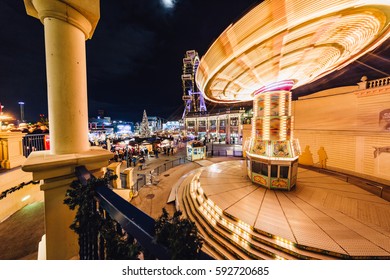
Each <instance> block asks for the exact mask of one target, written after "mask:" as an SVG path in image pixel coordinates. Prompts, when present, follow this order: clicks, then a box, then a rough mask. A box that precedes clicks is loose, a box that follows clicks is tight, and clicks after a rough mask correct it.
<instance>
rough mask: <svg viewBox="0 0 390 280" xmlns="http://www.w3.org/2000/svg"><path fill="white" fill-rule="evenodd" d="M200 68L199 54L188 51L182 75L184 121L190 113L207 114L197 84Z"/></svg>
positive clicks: (184, 59)
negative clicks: (197, 73) (197, 74)
mask: <svg viewBox="0 0 390 280" xmlns="http://www.w3.org/2000/svg"><path fill="white" fill-rule="evenodd" d="M198 66H199V56H198V52H196V51H195V50H190V51H186V55H185V57H184V58H183V74H182V75H181V80H182V83H183V101H184V112H183V116H182V118H183V119H184V117H185V116H186V115H187V114H188V113H189V112H201V113H202V112H207V108H206V103H205V100H204V97H203V95H202V93H201V92H200V91H199V89H198V86H197V85H196V83H195V75H196V71H197V70H198Z"/></svg>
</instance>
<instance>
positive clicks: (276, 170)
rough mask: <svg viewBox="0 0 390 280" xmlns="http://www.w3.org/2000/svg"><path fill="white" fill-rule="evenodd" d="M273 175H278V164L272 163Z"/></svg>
mask: <svg viewBox="0 0 390 280" xmlns="http://www.w3.org/2000/svg"><path fill="white" fill-rule="evenodd" d="M271 177H278V166H277V165H271Z"/></svg>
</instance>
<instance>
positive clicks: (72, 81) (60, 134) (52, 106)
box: [44, 17, 89, 154]
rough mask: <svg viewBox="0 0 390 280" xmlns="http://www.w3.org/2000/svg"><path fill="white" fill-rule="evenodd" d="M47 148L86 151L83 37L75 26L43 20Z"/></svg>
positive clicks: (86, 129) (85, 83)
mask: <svg viewBox="0 0 390 280" xmlns="http://www.w3.org/2000/svg"><path fill="white" fill-rule="evenodd" d="M44 25H45V47H46V68H47V88H48V103H49V104H48V108H49V123H50V149H51V152H52V153H53V154H69V153H78V152H84V151H87V150H89V142H88V103H87V102H88V101H87V77H86V58H85V43H84V42H85V36H84V33H83V32H82V31H81V30H80V29H78V28H76V27H75V26H73V25H71V24H69V23H67V22H64V21H62V20H58V19H56V18H52V17H46V18H45V19H44Z"/></svg>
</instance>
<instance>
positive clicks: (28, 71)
mask: <svg viewBox="0 0 390 280" xmlns="http://www.w3.org/2000/svg"><path fill="white" fill-rule="evenodd" d="M259 2H261V1H254V0H240V1H235V0H101V1H100V6H101V7H100V8H101V9H100V21H99V23H98V25H97V28H96V31H95V33H94V35H93V37H92V39H91V40H88V41H86V51H87V76H88V102H89V103H88V105H89V115H90V117H92V116H96V115H97V110H98V109H103V110H105V112H106V115H108V116H111V117H112V118H113V119H116V120H118V119H122V120H129V121H141V119H142V112H143V110H144V109H145V110H146V112H147V114H148V116H160V117H163V118H166V119H169V120H171V119H173V118H176V117H177V116H181V114H182V112H183V110H184V106H183V101H182V99H181V97H182V93H183V91H182V82H181V74H182V59H183V57H184V55H185V52H186V51H187V50H192V49H194V50H196V51H198V53H199V55H200V56H202V55H203V54H204V53H205V52H206V51H207V49H208V48H209V46H210V45H211V44H212V42H213V40H215V39H216V38H217V37H218V36H219V35H220V33H221V32H222V31H223V30H224V29H225V28H226V27H227V26H228V25H229V24H230V23H233V22H235V21H237V20H238V19H239V18H240V17H241V16H243V15H244V14H245V13H246V12H247V11H248V10H249V9H250V8H251V7H253V6H254V5H255V4H256V3H259ZM164 3H165V4H164ZM170 4H171V5H170ZM43 32H44V30H43V25H42V24H41V23H40V21H39V20H37V19H35V18H32V17H30V16H28V15H27V14H26V11H25V7H24V3H23V0H0V38H1V43H0V102H1V103H2V104H3V105H4V106H5V108H4V112H5V113H7V114H12V115H14V116H15V118H19V114H20V113H19V112H20V111H19V105H18V101H24V102H25V118H26V119H27V120H29V121H36V120H38V119H39V114H45V115H47V93H46V66H45V50H44V34H43ZM389 43H390V41H388V42H385V43H384V44H383V45H382V46H381V47H379V48H377V49H376V50H374V51H373V52H371V53H370V54H367V55H365V56H364V57H361V58H360V59H359V61H358V62H354V63H353V64H351V65H350V66H348V67H346V68H344V69H342V70H340V71H337V72H335V73H333V74H331V75H328V76H327V77H325V78H322V79H321V80H318V81H316V82H315V83H312V84H310V85H307V86H304V87H301V88H298V89H296V90H294V91H293V94H294V95H295V96H299V95H303V94H307V93H312V92H314V91H317V90H321V89H326V88H330V87H334V86H341V85H354V84H356V83H357V82H359V81H360V78H361V76H363V75H366V76H367V77H368V78H369V80H372V79H377V78H382V77H386V76H390V46H389ZM209 107H211V105H209Z"/></svg>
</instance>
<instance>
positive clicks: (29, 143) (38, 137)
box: [22, 134, 48, 157]
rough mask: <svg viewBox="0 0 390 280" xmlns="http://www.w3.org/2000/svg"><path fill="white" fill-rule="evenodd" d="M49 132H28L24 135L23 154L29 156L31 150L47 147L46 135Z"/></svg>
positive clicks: (41, 149) (40, 149)
mask: <svg viewBox="0 0 390 280" xmlns="http://www.w3.org/2000/svg"><path fill="white" fill-rule="evenodd" d="M46 135H48V134H26V135H25V136H24V137H23V142H22V143H23V156H25V157H28V156H29V155H30V154H31V152H34V151H43V150H45V149H46V143H45V140H46V139H45V136H46Z"/></svg>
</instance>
